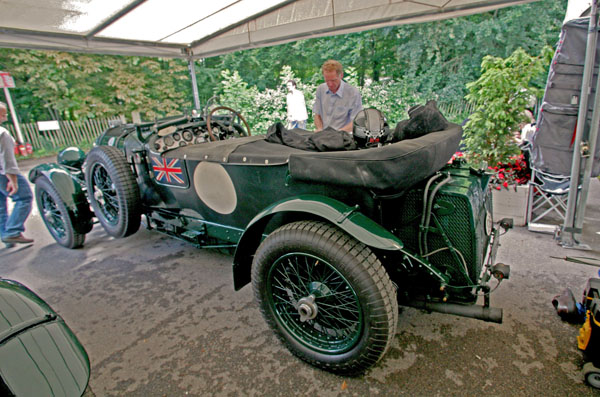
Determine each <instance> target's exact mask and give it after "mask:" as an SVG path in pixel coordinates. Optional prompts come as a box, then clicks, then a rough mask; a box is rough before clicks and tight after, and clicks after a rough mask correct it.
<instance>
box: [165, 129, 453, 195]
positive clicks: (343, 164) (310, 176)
mask: <svg viewBox="0 0 600 397" xmlns="http://www.w3.org/2000/svg"><path fill="white" fill-rule="evenodd" d="M461 136H462V128H461V127H460V126H459V125H457V124H449V126H448V128H447V129H445V130H442V131H436V132H431V133H429V134H427V135H424V136H421V137H419V138H415V139H405V140H403V141H400V142H396V143H392V144H389V145H385V146H381V147H375V148H369V149H361V150H348V151H339V152H309V151H304V150H300V149H296V148H292V147H289V146H285V145H280V144H276V143H270V142H266V141H265V140H264V137H260V136H252V137H243V138H236V139H231V140H226V141H218V142H207V143H202V144H198V145H192V146H186V147H181V148H178V149H175V150H170V151H168V152H165V153H163V156H165V157H169V158H173V157H175V158H181V159H183V158H185V159H187V160H199V161H210V162H218V163H223V164H225V163H226V164H237V165H246V166H277V165H284V164H286V163H287V164H288V167H289V173H290V176H291V178H292V179H295V180H299V181H306V182H319V183H325V184H333V185H341V186H353V187H361V188H366V189H372V190H379V191H382V190H401V189H405V188H408V187H410V186H412V185H413V184H415V183H417V182H419V181H421V180H423V179H424V178H427V177H428V176H430V175H432V174H434V173H435V172H436V171H438V170H440V169H441V168H442V167H443V166H444V164H446V163H447V162H448V160H450V158H451V157H452V155H453V154H454V153H455V152H456V151H457V150H458V145H459V144H460V140H461Z"/></svg>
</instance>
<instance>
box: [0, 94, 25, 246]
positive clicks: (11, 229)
mask: <svg viewBox="0 0 600 397" xmlns="http://www.w3.org/2000/svg"><path fill="white" fill-rule="evenodd" d="M7 113H8V111H7V109H6V104H4V103H2V102H0V124H2V123H4V122H5V121H6V120H7ZM9 197H10V199H11V200H12V201H13V203H14V208H13V210H12V212H11V213H10V215H9V213H8V203H7V199H8V198H9ZM32 201H33V195H32V193H31V188H30V187H29V183H28V182H27V179H25V177H24V176H23V175H21V172H20V171H19V167H18V166H17V159H16V158H15V140H14V139H13V137H12V136H11V135H10V133H9V132H8V130H7V129H6V128H4V127H1V126H0V237H1V238H2V241H3V242H4V243H5V244H6V246H7V247H12V245H13V244H31V243H33V239H30V238H27V237H25V236H23V232H24V231H25V220H27V217H28V216H29V214H30V213H31V202H32Z"/></svg>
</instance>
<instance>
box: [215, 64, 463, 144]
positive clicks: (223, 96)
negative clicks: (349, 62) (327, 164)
mask: <svg viewBox="0 0 600 397" xmlns="http://www.w3.org/2000/svg"><path fill="white" fill-rule="evenodd" d="M221 77H222V79H223V80H222V81H221V85H220V87H219V89H218V90H217V92H215V94H216V95H218V96H219V101H220V104H222V105H225V106H228V107H231V108H233V109H235V110H237V111H239V112H240V113H242V115H243V116H244V117H245V118H246V120H247V121H248V124H250V129H251V131H252V134H253V135H256V134H266V132H267V130H268V128H269V127H270V126H271V125H273V124H275V123H277V122H279V121H280V122H282V123H283V124H284V125H285V124H286V123H287V110H286V95H287V89H286V83H287V82H288V80H294V81H296V84H297V88H298V90H300V91H301V92H302V93H303V94H304V99H305V101H306V109H307V111H308V123H307V129H309V130H312V129H314V124H313V116H312V105H313V103H314V98H315V92H316V90H317V85H318V84H320V83H316V84H315V83H314V81H319V79H318V78H313V79H311V81H308V82H303V81H301V80H299V79H298V78H296V76H295V74H294V71H293V70H292V68H291V67H290V66H287V65H286V66H283V67H282V69H281V71H280V72H279V81H280V84H279V86H278V87H275V88H267V89H265V90H262V91H259V90H258V88H256V86H251V87H249V86H248V83H246V82H245V81H244V80H243V79H242V77H241V76H240V75H239V73H238V72H237V71H234V72H231V71H229V70H224V71H223V72H221ZM320 80H321V81H322V78H321V79H320ZM344 80H345V81H346V82H348V83H350V84H352V85H354V86H355V87H358V78H357V77H356V73H355V71H354V69H353V68H351V67H350V68H348V69H347V70H346V71H345V72H344ZM359 90H360V92H361V95H362V101H363V106H364V107H365V108H370V107H372V108H376V109H379V110H380V111H381V112H383V114H384V115H385V116H386V118H387V120H388V124H389V125H390V127H395V126H396V124H397V123H398V122H399V121H401V120H404V119H406V118H408V115H407V110H408V109H409V108H410V107H411V106H414V105H416V104H424V103H425V102H426V101H427V99H436V98H424V97H422V96H421V95H419V93H417V92H416V91H415V90H414V85H413V84H411V83H410V82H406V81H394V80H383V81H378V82H374V81H371V80H368V81H366V82H365V84H364V85H363V86H362V87H359ZM440 105H441V104H440ZM440 108H442V106H440ZM457 110H460V107H459V108H458V109H457ZM446 116H447V118H448V119H452V115H446Z"/></svg>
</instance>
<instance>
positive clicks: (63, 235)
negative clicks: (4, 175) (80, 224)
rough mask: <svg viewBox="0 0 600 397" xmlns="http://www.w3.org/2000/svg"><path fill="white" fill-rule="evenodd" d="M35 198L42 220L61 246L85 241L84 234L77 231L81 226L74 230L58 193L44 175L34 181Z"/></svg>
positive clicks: (68, 246) (78, 245) (78, 244)
mask: <svg viewBox="0 0 600 397" xmlns="http://www.w3.org/2000/svg"><path fill="white" fill-rule="evenodd" d="M35 198H36V202H37V206H38V209H39V211H40V215H41V216H42V220H43V221H44V224H45V225H46V228H47V229H48V231H49V232H50V234H51V235H52V237H53V238H54V240H56V242H57V243H58V244H60V245H62V246H63V247H67V248H78V247H81V246H82V245H83V243H84V241H85V234H84V233H79V232H77V230H81V228H79V229H77V230H76V228H75V225H74V224H73V220H72V219H71V217H70V215H69V211H68V209H67V207H66V205H65V203H64V202H63V200H62V199H61V196H60V194H58V192H57V191H56V188H55V187H54V185H53V184H52V183H51V182H50V181H49V180H48V179H46V178H45V177H40V178H37V179H36V181H35Z"/></svg>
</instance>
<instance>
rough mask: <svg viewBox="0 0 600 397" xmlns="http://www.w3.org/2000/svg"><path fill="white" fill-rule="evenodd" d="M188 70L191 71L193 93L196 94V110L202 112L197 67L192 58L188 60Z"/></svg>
mask: <svg viewBox="0 0 600 397" xmlns="http://www.w3.org/2000/svg"><path fill="white" fill-rule="evenodd" d="M188 69H189V70H190V76H192V91H193V93H194V109H196V110H198V111H199V110H200V97H199V95H198V82H197V80H196V67H195V62H194V59H193V58H192V57H189V58H188Z"/></svg>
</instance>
